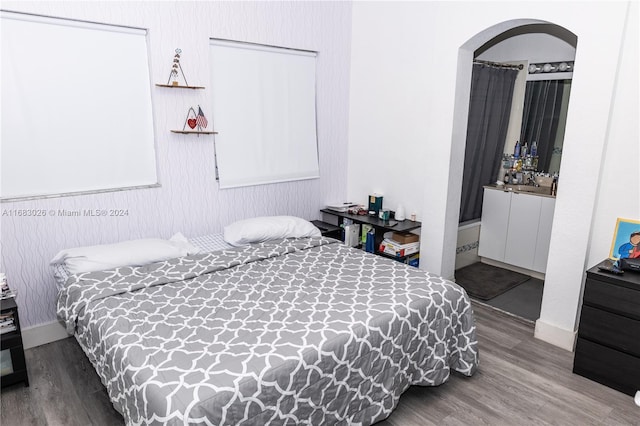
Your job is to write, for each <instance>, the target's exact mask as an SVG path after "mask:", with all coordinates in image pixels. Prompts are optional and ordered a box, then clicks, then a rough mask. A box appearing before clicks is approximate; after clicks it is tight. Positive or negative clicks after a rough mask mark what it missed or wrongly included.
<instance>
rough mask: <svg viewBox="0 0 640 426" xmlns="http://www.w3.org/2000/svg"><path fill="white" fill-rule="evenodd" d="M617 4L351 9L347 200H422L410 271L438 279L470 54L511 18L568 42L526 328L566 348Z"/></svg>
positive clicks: (603, 132)
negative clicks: (561, 128)
mask: <svg viewBox="0 0 640 426" xmlns="http://www.w3.org/2000/svg"><path fill="white" fill-rule="evenodd" d="M576 8H579V13H577V12H576ZM626 9H627V4H626V3H625V2H582V3H580V4H579V5H577V4H576V3H575V2H421V3H360V2H357V3H354V9H353V27H352V32H353V38H352V63H351V105H350V128H349V138H350V139H349V189H348V194H349V196H350V197H356V196H362V195H364V194H365V193H368V192H369V191H371V190H374V189H378V187H383V190H384V191H385V192H386V194H385V195H386V196H387V197H388V198H390V199H394V198H397V199H402V201H403V202H404V203H405V204H406V205H410V204H411V205H422V206H423V208H422V209H421V210H422V211H421V217H420V218H421V219H422V221H423V223H424V225H423V228H422V238H421V241H422V249H421V267H423V268H425V269H427V270H430V271H432V272H435V273H438V274H440V275H443V276H445V277H452V276H453V270H454V259H455V243H456V238H455V237H456V234H457V221H458V210H459V204H460V185H461V181H462V166H461V159H462V158H463V155H464V140H465V136H466V114H467V112H468V95H469V81H470V75H471V73H470V66H471V65H470V61H471V52H472V51H473V50H474V49H475V48H477V47H479V46H480V45H482V44H483V43H484V42H486V41H488V40H489V39H490V38H491V37H492V36H494V35H498V34H499V33H501V32H502V31H504V30H506V29H508V28H511V27H512V26H513V25H516V24H517V23H518V22H515V23H514V22H510V23H505V22H506V21H513V20H522V22H523V23H532V22H534V21H535V20H541V21H548V22H550V23H553V24H557V25H560V26H563V27H564V28H566V29H568V30H569V31H571V32H573V33H574V34H576V35H577V37H578V47H577V53H576V71H575V73H574V75H573V87H572V92H571V101H570V107H569V116H568V119H567V129H566V134H565V146H564V155H563V164H562V169H561V175H562V182H561V185H560V187H559V191H558V197H557V200H556V201H557V204H556V213H555V218H554V225H553V230H554V231H553V235H552V238H551V246H550V261H549V264H548V268H547V276H546V278H547V280H546V285H545V297H544V301H543V307H542V315H541V319H540V321H539V322H540V323H541V324H544V326H545V327H541V328H545V330H546V331H545V330H542V331H540V332H539V333H538V337H540V338H543V339H545V340H548V341H552V342H553V343H555V344H557V345H559V346H562V347H566V348H570V347H572V345H573V332H574V330H575V328H576V314H577V311H578V308H579V299H580V295H581V292H582V281H583V270H584V268H585V266H586V251H587V247H588V244H589V235H590V230H591V222H592V213H593V209H594V205H595V201H596V188H597V186H598V183H599V170H600V163H601V154H602V151H603V147H604V145H603V144H604V141H605V139H606V137H607V130H608V129H609V132H611V129H610V125H616V123H614V122H612V123H610V120H609V112H610V109H611V101H612V95H613V92H614V81H615V80H614V79H615V70H616V68H615V66H614V67H610V68H605V69H602V67H601V66H600V64H602V63H605V64H612V63H613V64H615V63H617V58H618V53H619V49H620V43H621V38H622V30H623V24H624V19H625V15H626ZM487 29H488V30H487ZM485 30H487V31H485ZM476 35H479V36H478V37H475V38H474V36H476ZM472 38H473V40H472ZM467 42H469V43H467ZM465 44H466V45H465ZM474 46H475V47H474ZM461 47H463V49H462V50H461ZM459 59H461V60H462V63H461V64H460V65H461V67H460V68H458V65H459ZM459 77H460V78H462V80H460V81H461V82H462V84H461V85H460V86H456V82H457V79H458V78H459ZM617 102H618V100H616V105H617ZM619 102H622V105H620V107H621V108H627V105H626V103H627V102H628V101H623V100H620V101H619ZM618 125H619V124H618ZM611 142H612V143H615V142H614V141H611ZM363 158H366V159H367V160H366V162H365V161H363ZM358 162H362V163H366V164H368V165H377V166H378V167H383V168H384V166H388V169H389V170H393V168H394V167H395V169H396V170H399V171H401V172H402V178H399V177H395V178H394V177H392V178H391V179H389V177H388V174H387V173H380V172H378V173H374V172H372V171H371V170H372V168H371V167H369V168H368V169H367V170H368V171H367V172H366V173H364V172H365V171H366V170H365V168H364V166H362V165H361V164H360V165H359V164H357V163H358Z"/></svg>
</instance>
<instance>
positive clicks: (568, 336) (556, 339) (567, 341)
mask: <svg viewBox="0 0 640 426" xmlns="http://www.w3.org/2000/svg"><path fill="white" fill-rule="evenodd" d="M533 337H535V338H536V339H540V340H543V341H545V342H547V343H551V344H552V345H554V346H557V347H559V348H562V349H565V350H567V351H569V352H573V350H574V348H575V345H576V337H577V332H576V331H574V330H565V329H564V328H560V327H557V326H555V325H553V324H549V323H547V322H544V321H542V320H541V319H539V320H537V321H536V329H535V331H534V333H533Z"/></svg>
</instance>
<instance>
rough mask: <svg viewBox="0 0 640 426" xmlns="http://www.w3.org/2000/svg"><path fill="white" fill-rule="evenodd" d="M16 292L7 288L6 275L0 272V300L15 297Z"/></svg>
mask: <svg viewBox="0 0 640 426" xmlns="http://www.w3.org/2000/svg"><path fill="white" fill-rule="evenodd" d="M16 296H17V293H16V292H15V291H13V290H11V289H10V288H9V284H8V283H7V276H6V275H5V274H2V273H0V300H4V299H11V298H13V297H16Z"/></svg>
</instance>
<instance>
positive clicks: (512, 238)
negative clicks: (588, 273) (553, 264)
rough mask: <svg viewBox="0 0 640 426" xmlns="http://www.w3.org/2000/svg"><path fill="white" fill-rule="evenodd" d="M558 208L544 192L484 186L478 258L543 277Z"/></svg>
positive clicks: (554, 200)
mask: <svg viewBox="0 0 640 426" xmlns="http://www.w3.org/2000/svg"><path fill="white" fill-rule="evenodd" d="M555 205H556V199H555V196H552V195H550V191H549V193H546V191H545V190H544V188H542V189H538V188H534V187H532V188H526V187H518V186H515V187H513V186H508V187H506V186H496V185H489V186H485V187H484V200H483V203H482V222H481V226H480V241H479V246H478V255H479V256H481V257H485V258H488V259H492V260H496V261H498V262H502V263H506V264H508V265H513V266H517V267H520V268H524V269H528V270H531V271H535V272H540V273H544V272H545V271H546V269H547V257H548V256H549V241H550V239H551V224H552V222H553V212H554V209H555Z"/></svg>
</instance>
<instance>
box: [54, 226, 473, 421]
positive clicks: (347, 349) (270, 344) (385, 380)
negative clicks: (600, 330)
mask: <svg viewBox="0 0 640 426" xmlns="http://www.w3.org/2000/svg"><path fill="white" fill-rule="evenodd" d="M57 312H58V316H59V317H60V318H61V319H62V320H63V321H64V322H65V324H66V326H67V330H68V331H69V332H70V333H75V335H76V338H77V340H78V342H79V343H80V345H81V347H82V348H83V350H84V351H85V353H86V354H87V356H88V357H89V359H90V360H91V362H92V364H93V365H94V367H95V369H96V371H97V372H98V374H99V376H100V378H101V380H102V382H103V384H104V385H105V386H106V388H107V391H108V393H109V396H110V398H111V401H112V402H113V404H114V407H116V409H118V410H119V411H120V412H121V413H122V415H123V417H124V419H125V422H126V423H127V424H129V425H160V424H169V425H183V424H206V425H232V424H233V425H235V424H241V425H262V424H274V425H298V424H311V425H330V424H363V425H368V424H371V423H375V422H377V421H379V420H382V419H384V418H386V417H387V416H389V414H390V413H391V411H392V410H393V409H394V408H395V406H396V404H397V402H398V399H399V398H400V395H401V394H402V392H404V391H405V390H406V389H407V388H408V387H409V386H410V385H414V384H415V385H428V386H434V385H439V384H441V383H443V382H445V381H446V380H447V379H448V377H449V374H450V371H451V370H455V371H458V372H460V373H462V374H464V375H468V376H470V375H472V374H473V373H474V372H475V371H476V369H477V365H478V349H477V341H476V334H475V324H474V318H473V312H472V308H471V304H470V302H469V299H468V297H467V295H466V293H465V292H464V290H463V289H462V288H461V287H459V286H458V285H456V284H454V283H452V282H449V281H447V280H444V279H442V278H440V277H437V276H434V275H430V274H428V273H426V272H424V271H421V270H418V269H416V268H412V267H408V266H406V265H403V264H401V263H398V262H395V261H393V260H390V259H385V258H383V257H380V256H375V255H371V254H368V253H365V252H363V251H360V250H356V249H352V248H349V247H346V246H344V245H342V244H340V243H338V242H337V241H336V240H332V239H328V238H323V237H315V238H302V239H294V240H281V241H276V242H268V243H261V244H255V245H252V246H250V247H247V248H240V249H232V250H225V251H221V252H215V253H208V254H198V255H193V256H187V257H182V258H177V259H171V260H168V261H165V262H159V263H156V264H152V265H148V266H144V267H135V268H134V267H123V268H117V269H114V270H109V271H101V272H90V273H85V274H78V275H73V276H71V277H70V278H69V279H68V280H67V282H66V283H65V285H64V287H63V288H62V290H61V291H60V293H59V296H58V306H57Z"/></svg>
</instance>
